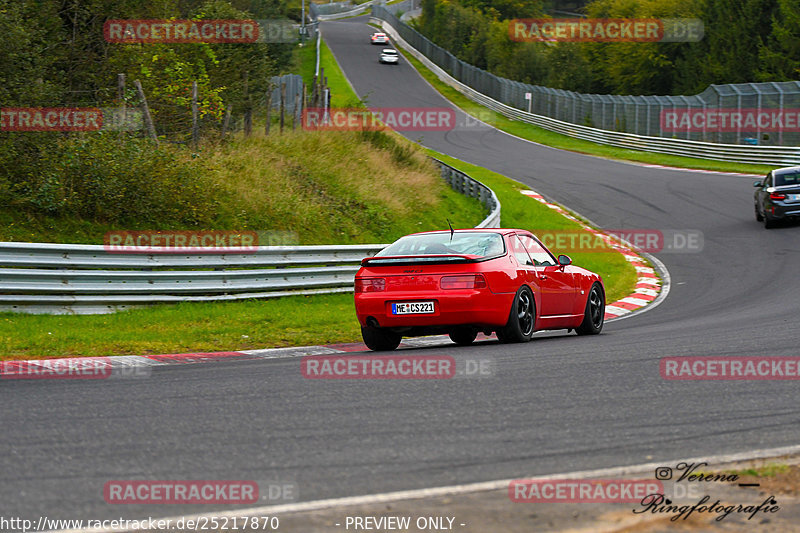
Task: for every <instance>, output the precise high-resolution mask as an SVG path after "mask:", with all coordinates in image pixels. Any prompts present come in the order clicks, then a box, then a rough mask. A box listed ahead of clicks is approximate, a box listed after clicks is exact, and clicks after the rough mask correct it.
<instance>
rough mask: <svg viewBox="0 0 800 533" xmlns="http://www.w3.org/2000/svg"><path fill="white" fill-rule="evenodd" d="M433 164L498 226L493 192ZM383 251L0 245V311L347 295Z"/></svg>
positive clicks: (104, 309) (103, 309)
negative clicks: (368, 261)
mask: <svg viewBox="0 0 800 533" xmlns="http://www.w3.org/2000/svg"><path fill="white" fill-rule="evenodd" d="M437 163H438V164H439V165H440V167H441V171H442V178H443V179H445V180H446V181H447V182H448V183H449V184H450V185H451V186H452V187H453V189H454V190H456V191H458V192H460V193H462V194H465V195H467V196H471V197H473V198H477V199H479V200H480V201H481V202H482V203H483V205H484V206H485V207H486V209H487V210H488V211H489V215H488V216H487V217H486V218H485V219H484V220H483V221H482V222H481V223H480V224H479V225H478V226H477V227H499V225H500V202H499V201H498V200H497V197H496V196H495V194H494V192H492V191H491V190H490V189H489V188H488V187H486V186H484V185H483V184H481V183H479V182H478V181H476V180H474V179H472V178H470V177H469V176H467V175H466V174H464V173H463V172H461V171H458V170H456V169H454V168H452V167H450V166H449V165H446V164H445V163H442V162H440V161H437ZM385 246H386V245H385V244H358V245H318V246H260V247H257V248H255V249H254V250H248V252H247V253H218V254H214V253H186V252H180V251H176V250H172V251H165V252H162V253H153V252H147V253H131V252H126V253H119V252H117V251H114V250H111V249H108V248H106V247H105V246H100V245H85V244H47V243H17V242H4V243H0V311H12V312H23V313H42V314H44V313H46V314H65V313H73V314H99V313H113V312H115V311H119V310H124V309H128V308H131V307H138V306H142V305H149V304H157V303H178V302H197V301H202V302H210V301H229V300H245V299H263V298H275V297H280V296H290V295H299V294H320V293H339V292H352V291H353V279H354V276H355V273H356V271H357V270H358V268H359V265H360V263H361V260H362V259H363V258H364V257H369V256H372V255H375V254H376V253H378V252H379V251H380V250H381V249H383V248H384V247H385ZM167 250H169V249H167Z"/></svg>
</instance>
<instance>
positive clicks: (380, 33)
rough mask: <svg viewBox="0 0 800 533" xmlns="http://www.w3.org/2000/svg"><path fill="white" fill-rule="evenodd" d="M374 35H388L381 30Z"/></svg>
mask: <svg viewBox="0 0 800 533" xmlns="http://www.w3.org/2000/svg"><path fill="white" fill-rule="evenodd" d="M372 35H386V34H385V33H383V32H380V31H376V32H375V33H373V34H372Z"/></svg>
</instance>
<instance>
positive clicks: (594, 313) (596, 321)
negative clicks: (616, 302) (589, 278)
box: [575, 282, 606, 335]
mask: <svg viewBox="0 0 800 533" xmlns="http://www.w3.org/2000/svg"><path fill="white" fill-rule="evenodd" d="M605 314H606V295H605V293H604V292H603V287H602V286H601V285H600V284H599V283H597V282H594V283H593V284H592V288H591V289H589V296H588V297H587V298H586V309H585V310H584V312H583V322H581V325H580V326H578V327H577V328H575V333H577V334H578V335H597V334H598V333H600V332H601V331H603V322H604V321H605Z"/></svg>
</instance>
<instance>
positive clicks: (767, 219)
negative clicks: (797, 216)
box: [764, 213, 778, 229]
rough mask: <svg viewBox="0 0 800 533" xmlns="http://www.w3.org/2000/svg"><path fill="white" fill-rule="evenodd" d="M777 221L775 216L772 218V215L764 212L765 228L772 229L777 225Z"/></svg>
mask: <svg viewBox="0 0 800 533" xmlns="http://www.w3.org/2000/svg"><path fill="white" fill-rule="evenodd" d="M777 223H778V222H777V221H776V220H775V219H774V218H770V216H769V215H768V214H766V213H764V228H765V229H772V228H774V227H775V226H776V225H777Z"/></svg>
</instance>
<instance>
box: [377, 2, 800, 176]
mask: <svg viewBox="0 0 800 533" xmlns="http://www.w3.org/2000/svg"><path fill="white" fill-rule="evenodd" d="M372 16H373V17H374V18H375V19H376V20H377V21H378V22H379V23H381V24H382V26H383V29H384V31H386V32H387V33H388V34H389V35H390V36H391V37H392V39H394V40H395V41H396V42H398V43H400V44H401V45H402V46H403V47H404V48H405V49H406V50H408V51H409V52H410V53H411V54H412V55H414V57H416V58H417V59H419V60H420V61H421V62H422V63H423V64H424V65H425V66H426V67H427V68H429V69H430V70H431V71H432V72H434V73H435V74H436V75H437V76H438V77H439V79H441V80H442V81H443V82H445V83H447V84H448V85H450V86H451V87H453V88H454V89H456V90H457V91H459V92H461V93H462V94H464V95H465V96H466V97H468V98H470V99H471V100H473V101H475V102H477V103H479V104H481V105H483V106H485V107H487V108H489V109H491V110H492V111H496V112H498V113H500V114H502V115H505V116H506V117H509V118H511V119H514V120H519V121H521V122H527V123H529V124H534V125H536V126H539V127H541V128H544V129H546V130H550V131H554V132H556V133H561V134H563V135H567V136H569V137H574V138H576V139H583V140H586V141H592V142H596V143H600V144H607V145H610V146H616V147H619V148H629V149H632V150H643V151H646V152H656V153H661V154H671V155H681V156H686V157H697V158H701V159H714V160H718V161H731V162H737V163H757V164H765V165H778V166H788V165H800V147H796V146H749V145H738V144H717V143H710V142H702V141H693V140H687V139H674V138H667V137H652V136H645V135H636V134H633V133H624V132H617V131H610V130H602V129H598V128H591V127H588V126H582V125H580V124H574V123H572V122H564V121H561V120H556V119H554V118H550V117H546V116H543V115H536V114H533V113H528V112H526V111H523V110H521V109H518V108H516V107H512V106H509V105H506V104H504V103H502V102H499V101H497V100H495V99H493V98H490V97H489V96H487V95H485V94H483V93H481V92H479V91H477V90H475V89H473V88H472V87H470V86H468V85H466V84H464V83H461V82H460V81H458V80H457V79H455V78H454V77H453V76H451V75H450V73H448V72H446V71H445V70H444V69H442V68H441V67H439V66H438V65H437V64H436V63H435V62H434V61H433V60H431V59H430V58H429V57H427V56H425V55H424V54H423V53H422V52H421V51H419V50H417V49H416V48H414V47H413V46H411V45H410V44H409V43H408V41H407V40H406V39H404V37H403V36H404V35H405V36H409V37H410V36H411V35H419V33H418V32H417V31H416V30H414V29H412V28H411V27H409V26H408V25H406V24H404V23H402V22H400V20H399V19H398V18H397V17H395V16H394V15H393V14H391V13H390V12H389V11H388V10H386V9H385V8H383V7H381V6H373V7H372ZM430 44H431V46H430V47H431V48H432V50H433V51H434V52H437V54H436V55H437V56H444V55H447V54H446V53H445V51H444V50H443V49H441V48H440V47H438V46H435V45H433V44H432V43H430Z"/></svg>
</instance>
